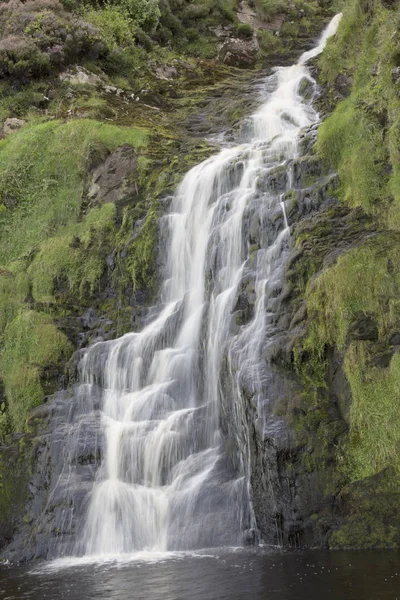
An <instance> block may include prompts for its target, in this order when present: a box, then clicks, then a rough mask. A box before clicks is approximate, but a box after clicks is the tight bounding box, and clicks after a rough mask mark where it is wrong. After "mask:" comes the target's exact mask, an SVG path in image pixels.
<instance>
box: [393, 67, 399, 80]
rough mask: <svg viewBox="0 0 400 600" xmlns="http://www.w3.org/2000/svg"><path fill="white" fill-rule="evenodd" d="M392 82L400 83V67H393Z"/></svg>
mask: <svg viewBox="0 0 400 600" xmlns="http://www.w3.org/2000/svg"><path fill="white" fill-rule="evenodd" d="M392 81H393V83H396V84H397V83H400V67H394V69H392Z"/></svg>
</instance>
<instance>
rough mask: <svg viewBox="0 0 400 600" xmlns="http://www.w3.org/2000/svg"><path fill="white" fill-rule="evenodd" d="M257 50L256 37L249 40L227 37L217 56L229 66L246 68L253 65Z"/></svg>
mask: <svg viewBox="0 0 400 600" xmlns="http://www.w3.org/2000/svg"><path fill="white" fill-rule="evenodd" d="M258 50H259V45H258V42H257V39H256V38H251V39H249V40H244V39H239V38H229V39H227V40H226V41H225V42H224V43H223V44H222V46H221V47H220V49H219V53H218V58H219V60H220V61H221V62H223V63H224V64H226V65H229V66H231V67H238V68H241V69H246V68H249V67H253V66H254V64H255V62H256V58H257V52H258Z"/></svg>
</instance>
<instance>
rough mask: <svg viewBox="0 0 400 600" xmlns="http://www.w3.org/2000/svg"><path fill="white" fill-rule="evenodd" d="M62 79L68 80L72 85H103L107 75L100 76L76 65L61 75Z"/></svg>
mask: <svg viewBox="0 0 400 600" xmlns="http://www.w3.org/2000/svg"><path fill="white" fill-rule="evenodd" d="M60 79H61V81H64V82H68V83H70V84H71V85H90V86H93V87H97V86H100V85H103V83H104V80H105V77H100V76H99V75H95V74H94V73H91V71H88V70H87V69H85V68H84V67H79V66H77V67H75V68H74V69H68V71H65V72H64V73H61V75H60Z"/></svg>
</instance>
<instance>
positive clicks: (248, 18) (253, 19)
mask: <svg viewBox="0 0 400 600" xmlns="http://www.w3.org/2000/svg"><path fill="white" fill-rule="evenodd" d="M237 17H238V20H239V21H240V23H245V24H247V25H252V26H253V27H254V29H269V30H270V31H279V30H280V28H281V27H282V23H283V21H284V15H282V14H278V15H275V16H274V17H273V18H272V19H271V20H269V21H268V23H267V22H266V21H262V20H261V19H260V18H259V17H258V15H257V13H256V11H255V10H254V8H253V6H250V3H249V2H247V1H246V0H242V2H240V4H239V10H238V13H237Z"/></svg>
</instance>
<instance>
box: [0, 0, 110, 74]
mask: <svg viewBox="0 0 400 600" xmlns="http://www.w3.org/2000/svg"><path fill="white" fill-rule="evenodd" d="M0 27H1V30H2V36H3V39H2V40H1V42H0V77H19V78H30V77H38V76H40V75H44V74H47V73H48V72H49V71H50V69H51V68H55V67H61V66H62V65H65V64H70V63H74V62H76V61H77V60H78V59H79V58H81V57H82V56H85V58H89V59H96V58H98V57H99V56H101V55H104V54H105V53H106V50H107V48H106V45H105V43H104V42H103V41H102V39H101V36H100V32H99V30H98V29H97V28H96V27H95V26H94V25H93V24H92V23H87V22H86V21H84V20H82V19H81V18H79V17H77V16H76V15H73V14H71V13H67V12H66V11H65V10H64V9H63V6H62V4H61V3H60V2H58V0H31V1H29V2H25V3H23V2H20V1H19V0H10V2H8V3H2V5H1V6H0Z"/></svg>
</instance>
